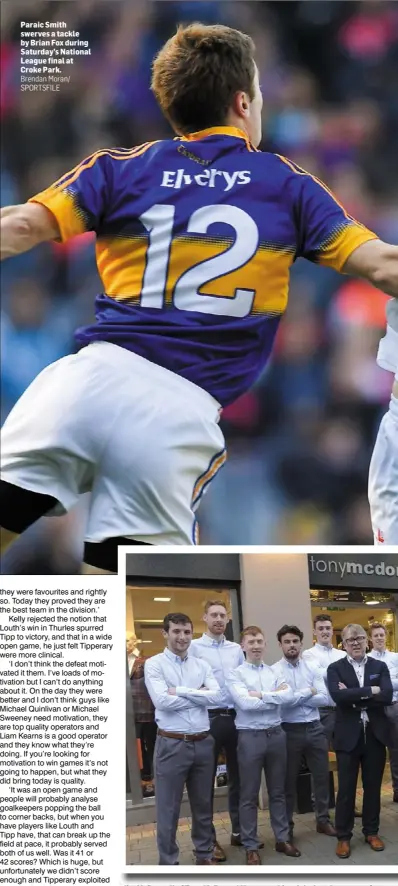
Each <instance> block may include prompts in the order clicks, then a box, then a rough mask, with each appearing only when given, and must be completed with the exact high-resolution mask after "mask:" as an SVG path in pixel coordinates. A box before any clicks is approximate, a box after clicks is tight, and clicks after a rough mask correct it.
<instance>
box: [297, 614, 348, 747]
mask: <svg viewBox="0 0 398 886" xmlns="http://www.w3.org/2000/svg"><path fill="white" fill-rule="evenodd" d="M314 634H315V637H316V643H314V645H313V646H311V648H310V649H305V650H304V652H303V656H302V657H303V659H304V661H308V662H312V663H313V664H315V665H316V666H317V667H318V668H319V670H320V671H321V673H322V676H323V678H324V680H325V681H326V673H327V669H328V667H329V665H330V664H332V662H333V661H338V660H339V658H345V655H346V653H345V652H343V650H342V649H336V647H335V646H333V643H332V639H333V624H332V620H331V618H330V616H329V615H326V614H325V613H324V614H320V615H316V616H315V618H314ZM319 716H320V719H321V724H322V726H323V728H324V730H325V735H326V738H327V740H328V743H329V746H330V745H331V744H332V739H333V732H334V724H335V719H336V705H335V703H334V701H333V699H332V697H331V695H330V694H329V692H328V698H327V704H326V705H323V706H322V707H320V708H319Z"/></svg>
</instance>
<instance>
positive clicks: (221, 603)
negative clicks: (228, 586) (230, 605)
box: [205, 600, 228, 615]
mask: <svg viewBox="0 0 398 886" xmlns="http://www.w3.org/2000/svg"><path fill="white" fill-rule="evenodd" d="M210 606H222V607H223V609H225V611H226V613H227V614H228V609H227V607H226V605H225V603H224V601H223V600H206V603H205V615H206V614H207V612H208V611H209V609H210Z"/></svg>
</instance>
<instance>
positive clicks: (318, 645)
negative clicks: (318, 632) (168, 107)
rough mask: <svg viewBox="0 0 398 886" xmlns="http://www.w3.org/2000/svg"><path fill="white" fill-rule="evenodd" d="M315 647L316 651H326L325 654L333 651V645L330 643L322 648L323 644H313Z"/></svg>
mask: <svg viewBox="0 0 398 886" xmlns="http://www.w3.org/2000/svg"><path fill="white" fill-rule="evenodd" d="M315 646H316V647H317V648H318V649H326V651H327V652H330V650H331V649H333V644H332V643H328V645H327V646H324V645H323V643H315Z"/></svg>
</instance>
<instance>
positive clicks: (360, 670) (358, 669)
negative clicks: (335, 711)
mask: <svg viewBox="0 0 398 886" xmlns="http://www.w3.org/2000/svg"><path fill="white" fill-rule="evenodd" d="M367 660H368V656H367V655H364V657H363V658H362V659H361V661H356V660H355V658H351V656H350V655H347V661H348V662H349V664H350V665H352V667H353V668H354V671H355V673H356V675H357V677H358V683H359V685H360V687H361V689H363V687H364V684H365V665H366V662H367ZM361 720H362V722H363V724H364V726H366V723H368V722H369V717H368V713H367V711H361Z"/></svg>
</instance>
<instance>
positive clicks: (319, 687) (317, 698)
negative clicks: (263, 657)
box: [272, 657, 328, 723]
mask: <svg viewBox="0 0 398 886" xmlns="http://www.w3.org/2000/svg"><path fill="white" fill-rule="evenodd" d="M272 670H273V671H274V674H275V675H276V676H277V678H278V680H279V681H280V682H281V683H282V682H285V683H287V684H288V686H291V688H292V689H293V701H291V702H286V703H285V704H284V705H283V707H282V711H281V714H282V722H283V723H312V722H313V721H315V720H319V719H320V717H319V710H318V708H319V707H325V706H326V705H327V701H328V693H327V689H326V686H325V681H324V679H323V676H322V673H321V671H320V670H319V669H318V668H317V667H316V665H315V664H313V663H312V662H308V661H304V660H303V659H302V658H299V659H298V660H297V662H296V663H295V664H291V662H290V661H287V660H286V658H285V657H283V658H281V659H280V661H277V662H276V663H275V664H274V665H272ZM312 688H314V689H316V694H315V695H313V694H312V692H311V689H312Z"/></svg>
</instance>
